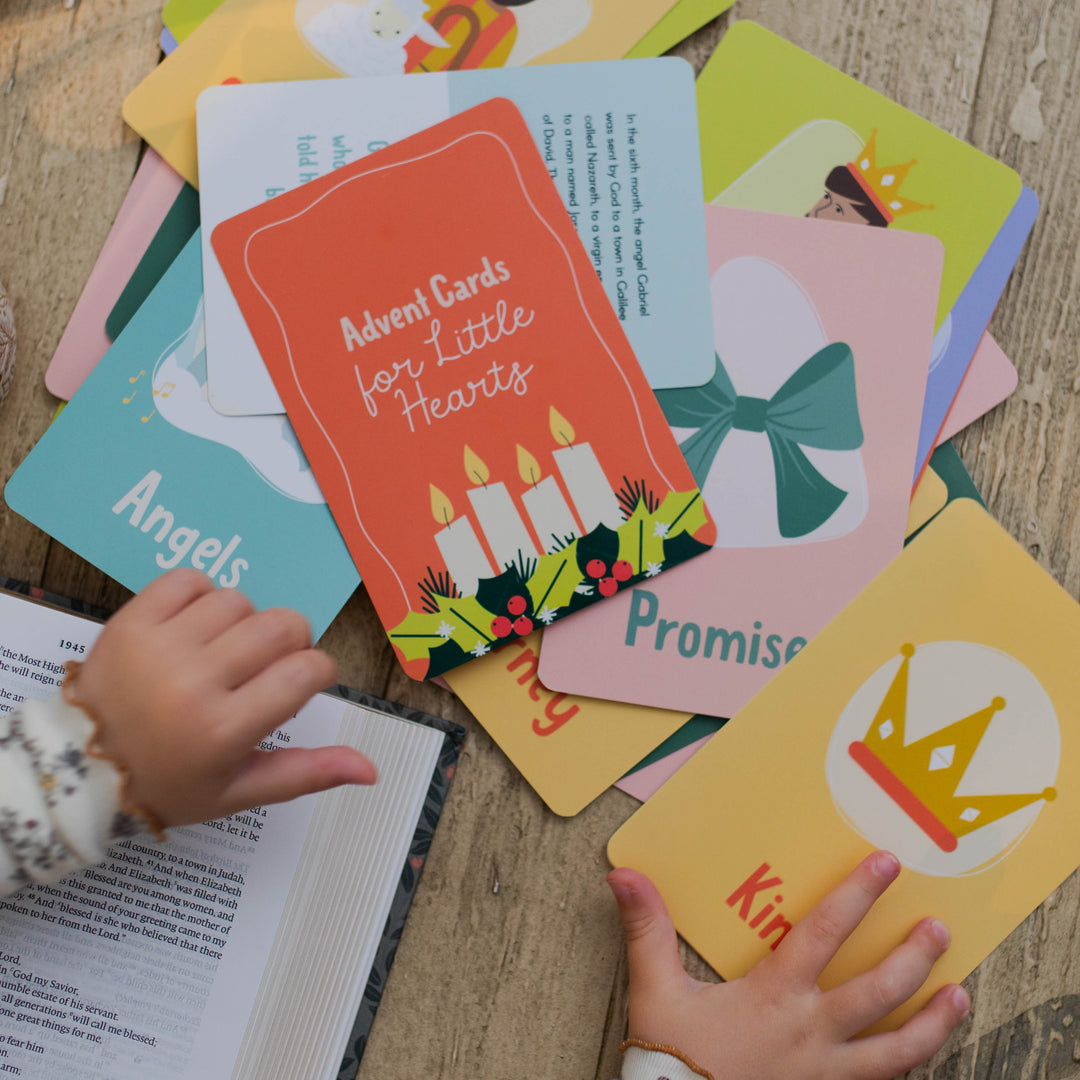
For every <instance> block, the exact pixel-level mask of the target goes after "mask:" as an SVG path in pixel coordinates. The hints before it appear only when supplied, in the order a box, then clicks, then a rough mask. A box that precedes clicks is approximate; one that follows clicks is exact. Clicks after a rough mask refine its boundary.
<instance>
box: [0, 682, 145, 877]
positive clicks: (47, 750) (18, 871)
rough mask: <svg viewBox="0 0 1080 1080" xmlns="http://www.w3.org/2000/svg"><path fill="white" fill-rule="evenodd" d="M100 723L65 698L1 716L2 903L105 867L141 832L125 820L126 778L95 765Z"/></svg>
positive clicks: (32, 703) (101, 764) (28, 705)
mask: <svg viewBox="0 0 1080 1080" xmlns="http://www.w3.org/2000/svg"><path fill="white" fill-rule="evenodd" d="M93 732H94V725H93V722H92V721H91V720H90V719H89V718H88V717H87V716H86V714H85V713H84V712H83V711H82V710H81V709H79V708H77V707H76V706H74V705H70V704H68V703H67V702H65V701H64V700H63V699H62V698H61V697H60V696H59V695H56V696H55V697H52V698H48V699H46V700H40V701H39V700H26V701H24V702H22V703H21V704H20V705H19V706H18V707H17V708H15V709H13V710H12V711H11V712H9V713H6V714H4V715H2V716H0V895H7V894H9V893H11V892H14V891H15V890H16V889H17V888H19V887H20V886H22V885H25V884H26V883H28V882H31V881H36V882H43V883H51V882H54V881H57V880H59V879H60V878H62V877H63V876H64V875H65V874H69V873H71V872H72V871H73V870H77V869H79V868H80V867H83V866H89V865H90V864H92V863H96V862H100V861H101V859H102V857H103V856H104V854H105V849H106V848H107V847H108V845H109V844H110V843H111V842H112V841H113V840H116V839H118V838H119V837H121V836H126V835H130V834H131V833H133V832H136V831H138V829H139V827H140V824H139V822H138V821H137V820H135V819H133V818H131V817H130V816H128V815H127V814H123V813H121V812H120V794H119V792H120V774H119V772H118V771H117V769H116V767H115V766H114V765H113V764H112V763H111V762H109V761H107V760H104V759H102V758H98V757H92V756H90V755H89V754H88V753H87V744H88V741H89V739H90V737H91V735H92V734H93Z"/></svg>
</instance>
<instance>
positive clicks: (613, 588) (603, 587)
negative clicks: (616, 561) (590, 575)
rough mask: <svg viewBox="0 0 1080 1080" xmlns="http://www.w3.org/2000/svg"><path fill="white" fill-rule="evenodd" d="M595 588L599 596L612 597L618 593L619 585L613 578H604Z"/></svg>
mask: <svg viewBox="0 0 1080 1080" xmlns="http://www.w3.org/2000/svg"><path fill="white" fill-rule="evenodd" d="M597 588H598V589H599V590H600V595H601V596H614V595H615V594H616V593H617V592H618V591H619V583H618V582H617V581H616V580H615V579H614V578H613V577H604V578H601V579H600V584H599V585H597Z"/></svg>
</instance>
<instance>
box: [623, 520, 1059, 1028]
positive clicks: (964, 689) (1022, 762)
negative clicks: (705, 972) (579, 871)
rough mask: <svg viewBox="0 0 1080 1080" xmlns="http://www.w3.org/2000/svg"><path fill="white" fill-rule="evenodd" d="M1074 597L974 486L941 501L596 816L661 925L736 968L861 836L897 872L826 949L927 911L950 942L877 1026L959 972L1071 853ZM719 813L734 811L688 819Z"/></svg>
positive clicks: (820, 886)
mask: <svg viewBox="0 0 1080 1080" xmlns="http://www.w3.org/2000/svg"><path fill="white" fill-rule="evenodd" d="M1078 652H1080V607H1078V606H1077V604H1076V602H1075V600H1073V598H1072V597H1071V596H1069V595H1068V593H1066V592H1065V590H1064V589H1062V588H1061V587H1060V586H1059V585H1058V584H1057V583H1056V582H1055V581H1054V580H1053V578H1051V577H1050V575H1048V574H1047V573H1046V572H1045V571H1044V570H1042V569H1041V568H1040V567H1039V565H1038V564H1037V563H1036V562H1035V561H1034V560H1033V559H1032V558H1031V557H1030V556H1029V555H1028V553H1027V552H1026V551H1025V550H1024V549H1023V548H1022V547H1020V545H1018V544H1017V543H1016V542H1015V541H1014V540H1013V539H1012V538H1011V537H1010V536H1009V535H1008V534H1007V533H1006V532H1005V531H1004V530H1003V529H1002V528H1001V527H1000V526H999V525H998V524H997V523H996V522H995V521H994V520H993V519H992V518H991V517H990V515H989V514H988V513H987V512H986V511H985V510H984V509H983V508H982V507H980V506H979V505H978V504H977V503H975V502H973V501H971V500H967V499H959V500H957V501H956V502H954V503H951V504H950V505H949V506H948V507H947V508H946V509H945V510H944V511H943V512H942V513H941V514H940V515H939V516H938V517H937V518H936V519H935V520H934V521H933V522H932V523H931V524H930V525H929V526H927V528H926V529H925V530H924V531H923V532H922V533H921V534H920V535H919V536H918V537H917V538H916V539H915V540H914V541H912V543H911V544H910V546H909V547H908V548H907V549H906V550H905V551H904V553H903V554H902V555H901V556H900V557H899V558H898V559H897V560H896V561H895V562H893V563H892V564H891V565H890V566H889V567H888V568H887V569H886V570H885V571H884V572H883V573H882V574H880V575H879V576H878V577H877V578H876V579H875V580H874V581H873V582H871V584H870V585H869V586H868V587H867V588H866V589H865V590H864V591H863V592H862V593H861V594H860V595H859V596H858V597H857V598H856V599H855V600H854V601H853V602H852V603H851V604H850V605H848V607H847V608H845V609H844V611H842V612H841V613H840V614H839V615H838V616H837V618H836V619H835V620H833V622H831V623H830V624H829V626H828V627H826V628H825V629H824V630H823V631H822V632H821V633H820V634H819V635H818V636H817V637H816V638H815V639H814V640H813V641H811V642H810V644H809V645H807V646H806V648H805V650H804V651H803V653H802V655H801V656H800V657H799V660H798V662H797V663H795V664H792V665H790V666H789V667H788V668H786V669H785V670H784V671H782V672H781V673H780V674H779V675H778V676H777V677H776V679H775V680H773V682H771V683H770V684H769V685H768V686H767V687H766V688H765V689H764V690H763V691H762V692H761V694H759V695H758V696H757V697H756V698H755V699H754V700H753V701H752V702H751V703H750V704H749V705H747V707H746V708H745V709H743V710H742V712H741V713H739V714H738V715H737V716H735V717H734V718H733V719H732V720H731V721H730V723H728V724H727V726H726V727H725V728H724V730H723V731H721V732H720V733H719V734H718V735H716V736H715V737H714V738H713V739H712V741H711V742H710V743H709V744H708V745H707V746H706V747H705V748H704V749H703V750H702V751H701V752H700V753H699V754H697V755H696V756H695V757H694V758H693V759H692V760H691V761H690V763H689V764H688V765H686V766H685V767H684V768H683V769H682V770H680V771H679V772H678V773H677V774H676V775H675V777H674V778H673V779H672V780H671V781H669V782H668V783H667V784H666V785H665V786H664V787H662V788H661V789H660V791H659V792H657V793H656V795H654V796H653V797H652V799H650V800H649V802H648V803H646V804H645V806H644V807H643V808H642V809H641V810H640V811H639V812H638V813H637V814H636V815H635V816H634V817H632V818H631V819H630V821H629V822H628V823H627V824H626V825H624V826H623V828H622V829H620V830H619V831H618V832H617V833H616V834H615V835H614V837H612V840H611V843H610V845H609V848H608V851H609V855H610V857H611V859H612V861H613V862H614V863H615V864H616V865H629V866H634V867H636V868H637V869H639V870H642V871H644V872H645V873H647V874H649V875H650V876H651V877H652V879H653V880H654V881H655V882H656V884H657V885H658V886H659V887H660V890H661V891H662V892H663V893H664V895H665V897H666V898H667V901H668V904H669V906H670V908H671V911H672V914H673V916H674V918H675V923H676V926H677V927H678V929H679V931H680V933H682V934H683V936H684V937H686V939H687V940H688V941H689V942H690V943H691V944H692V945H693V946H694V948H695V949H697V950H698V952H700V953H701V955H702V956H704V957H705V958H706V960H708V961H709V963H710V964H712V966H713V967H715V968H716V970H717V971H719V972H720V974H721V975H723V976H724V977H725V978H736V977H738V976H740V975H742V974H743V973H744V972H745V971H746V970H747V969H748V968H749V967H751V966H752V965H753V964H754V963H755V962H756V961H757V960H759V959H760V958H761V957H762V956H765V955H767V954H768V953H769V951H770V950H771V949H774V948H776V946H777V945H778V944H779V943H780V942H781V941H782V940H783V938H784V936H785V935H786V934H787V933H788V931H789V930H790V929H791V927H792V925H793V924H794V923H795V922H796V921H797V920H798V919H800V918H801V917H802V916H804V915H805V914H806V913H807V911H809V910H810V908H811V907H813V905H814V904H815V903H816V902H817V901H818V900H820V899H821V897H822V896H823V895H824V894H825V893H826V892H827V891H828V890H829V888H830V887H831V886H832V885H833V884H835V882H836V881H837V880H839V879H840V878H841V877H842V876H843V875H844V874H845V873H847V872H848V871H849V870H850V869H851V868H852V867H853V866H854V865H855V864H856V863H857V862H858V861H859V860H860V859H861V858H862V857H863V856H865V855H867V854H868V853H869V852H870V851H872V850H873V849H874V848H878V847H881V848H886V849H888V850H891V851H892V852H894V853H895V854H896V855H897V857H898V858H899V859H900V861H901V863H902V864H903V866H904V870H903V871H902V873H901V876H900V878H899V880H898V881H897V882H896V883H895V884H894V885H893V886H892V887H891V888H890V889H889V891H888V892H887V893H886V894H885V897H884V898H883V899H882V900H881V901H879V902H878V904H876V905H875V906H874V909H873V911H872V912H871V914H870V915H869V916H868V918H867V919H866V920H865V922H864V923H863V924H862V925H861V926H860V928H859V929H858V930H857V931H856V932H855V934H854V935H853V936H852V937H851V938H850V939H849V940H848V942H847V943H846V944H845V945H844V947H843V948H842V949H841V950H840V952H839V954H838V955H837V957H836V958H835V960H834V961H833V962H832V963H831V964H830V965H829V967H828V968H827V969H826V972H825V976H824V979H823V982H822V985H823V986H824V987H826V988H827V987H829V986H832V985H835V984H836V983H837V982H841V981H844V980H846V979H848V978H850V977H851V976H852V975H854V974H855V973H856V972H858V971H864V970H866V969H867V968H868V967H870V966H872V965H873V964H875V963H877V962H878V961H879V960H881V959H882V958H884V956H885V955H886V954H887V953H888V952H889V951H890V950H891V949H892V948H893V947H894V946H896V945H897V944H899V943H900V942H901V941H902V940H903V939H904V937H905V936H906V934H907V933H908V932H909V931H910V930H911V928H912V927H913V926H914V925H915V924H916V923H917V922H918V921H919V919H921V918H922V917H923V916H925V915H930V914H932V915H935V916H937V917H939V918H941V919H943V920H944V921H945V922H946V924H947V925H948V926H949V927H950V929H951V931H952V945H951V947H950V948H949V951H948V952H947V953H946V954H945V956H944V957H943V958H942V959H941V960H939V961H938V963H937V964H936V965H935V967H934V970H933V972H932V974H931V977H930V980H929V981H928V982H927V983H926V984H925V985H924V986H923V987H922V989H920V990H919V991H918V993H916V995H915V996H914V997H913V998H912V999H911V1000H910V1001H909V1002H908V1003H906V1004H905V1005H904V1006H903V1007H902V1008H900V1009H898V1010H896V1011H895V1012H894V1013H892V1014H891V1015H890V1016H889V1017H887V1018H886V1020H885V1021H883V1022H882V1025H881V1026H882V1027H892V1026H895V1025H896V1024H898V1023H900V1022H902V1021H903V1020H904V1019H905V1018H906V1017H907V1016H909V1015H910V1014H911V1013H912V1012H914V1011H915V1010H916V1009H918V1008H920V1007H921V1006H922V1005H924V1004H925V1003H926V1002H927V1000H928V999H929V998H930V996H931V995H932V994H933V993H934V992H935V990H937V988H938V987H940V986H941V985H943V984H945V983H948V982H953V981H959V980H961V979H962V978H964V977H965V976H966V975H967V974H968V973H969V972H970V971H971V970H972V969H973V968H974V967H975V966H976V965H977V964H978V963H979V962H980V961H981V960H982V959H983V957H985V956H986V955H987V954H988V953H989V952H990V951H991V950H992V949H994V948H995V946H997V944H998V943H999V942H1000V941H1001V940H1002V939H1003V938H1004V937H1005V936H1006V935H1007V934H1009V933H1010V932H1011V931H1012V930H1013V928H1014V927H1015V926H1016V925H1017V924H1018V923H1019V922H1020V921H1021V920H1022V919H1024V918H1025V917H1026V916H1027V915H1028V914H1029V913H1030V912H1031V910H1032V909H1033V908H1035V907H1036V906H1037V905H1038V904H1039V903H1041V902H1042V900H1043V899H1044V898H1045V897H1046V896H1047V894H1049V893H1050V892H1051V891H1052V890H1053V889H1055V888H1056V887H1057V886H1058V885H1059V884H1060V883H1061V882H1062V880H1064V878H1065V877H1067V876H1068V875H1069V874H1070V873H1071V872H1072V871H1073V869H1074V868H1075V867H1076V865H1077V863H1078V862H1080V800H1078V798H1077V791H1078V789H1080V753H1078V751H1077V747H1078V745H1080V740H1078V738H1077V734H1078V733H1077V731H1076V727H1077V716H1078V710H1077V706H1078V703H1080V668H1078V667H1077V664H1076V656H1077V655H1078ZM733 818H737V819H738V820H739V821H740V822H741V827H740V828H739V829H735V830H732V829H725V830H715V829H714V830H710V829H705V830H702V829H688V828H687V827H686V826H687V823H688V822H692V821H701V820H710V821H725V820H732V819H733Z"/></svg>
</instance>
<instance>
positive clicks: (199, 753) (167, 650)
mask: <svg viewBox="0 0 1080 1080" xmlns="http://www.w3.org/2000/svg"><path fill="white" fill-rule="evenodd" d="M335 675H336V665H335V664H334V661H333V660H331V659H330V657H329V656H327V655H326V654H325V653H323V652H320V651H319V650H318V649H313V648H311V634H310V630H309V629H308V625H307V621H306V620H305V619H304V617H303V616H302V615H299V614H297V613H296V612H295V611H289V610H287V609H285V608H274V609H271V610H269V611H260V612H258V613H255V612H254V609H253V608H252V606H251V604H250V602H249V601H248V600H247V599H246V598H245V597H244V596H242V595H241V594H240V593H237V592H234V591H232V590H230V589H218V590H215V589H214V587H213V585H212V584H211V582H210V580H209V578H207V576H206V575H205V574H200V573H199V572H198V571H196V570H174V571H173V572H171V573H169V574H166V575H165V576H164V577H160V578H158V579H157V580H155V581H154V582H152V583H151V584H150V585H148V586H147V587H146V588H145V589H143V591H142V592H140V593H139V594H138V596H136V597H134V599H132V600H131V601H130V602H129V603H128V604H126V605H125V606H124V607H123V608H122V609H121V610H120V611H119V612H117V614H116V615H114V616H113V618H111V619H110V620H109V622H108V623H107V624H106V626H105V629H104V630H103V631H102V633H101V637H100V638H99V639H98V641H97V643H96V644H95V645H94V647H93V649H92V650H91V651H90V655H89V656H88V657H87V659H86V662H85V663H84V664H83V666H82V668H81V670H80V671H79V672H78V674H77V676H76V677H75V679H74V680H73V681H72V685H71V691H72V699H73V700H75V701H77V702H78V703H79V704H81V705H83V706H85V708H86V709H87V711H88V712H90V713H92V714H93V715H95V716H96V717H98V718H99V719H100V727H101V730H100V738H99V745H100V747H101V749H102V750H103V751H104V752H105V753H106V754H108V755H109V756H110V757H111V758H113V759H114V760H115V761H117V762H120V763H122V764H124V765H126V766H127V767H128V769H129V770H130V779H129V785H128V792H127V793H128V796H129V798H130V799H131V800H132V801H133V802H134V803H136V804H137V805H138V806H140V807H144V808H145V809H147V810H150V811H152V812H153V813H154V814H155V815H156V816H157V817H158V818H159V819H160V821H161V822H162V824H163V825H166V826H168V825H186V824H191V823H193V822H197V821H206V820H209V819H211V818H218V817H224V816H226V815H227V814H231V813H234V812H235V811H237V810H244V809H247V808H248V807H250V806H258V805H261V804H263V803H274V802H284V801H285V800H287V799H292V798H295V797H296V796H298V795H305V794H307V793H308V792H312V791H322V790H324V789H325V788H329V787H334V786H336V785H338V784H348V783H352V784H370V783H373V782H374V780H375V767H374V766H373V765H372V764H371V762H370V761H368V759H367V758H366V757H364V755H363V754H360V753H358V752H357V751H356V750H351V749H349V748H347V747H344V746H330V747H324V748H322V749H318V750H305V749H281V750H274V751H272V752H271V751H265V750H258V749H256V743H257V742H258V741H259V740H260V739H262V738H263V737H264V736H266V735H267V734H269V733H270V732H271V731H272V730H273V729H274V728H275V727H278V726H279V725H281V724H282V723H284V722H285V721H286V720H288V719H289V717H290V716H292V715H293V713H295V712H296V710H297V709H298V708H299V707H300V706H301V705H303V704H304V702H306V701H307V700H308V699H309V698H310V697H311V696H312V695H313V694H315V693H316V692H317V691H319V690H322V689H324V688H325V687H327V686H329V685H330V684H331V683H332V682H333V681H334V678H335Z"/></svg>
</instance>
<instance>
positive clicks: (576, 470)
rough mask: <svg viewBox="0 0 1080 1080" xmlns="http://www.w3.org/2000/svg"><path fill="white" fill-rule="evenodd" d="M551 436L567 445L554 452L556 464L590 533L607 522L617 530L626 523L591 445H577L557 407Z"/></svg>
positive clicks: (553, 413) (552, 416) (551, 414)
mask: <svg viewBox="0 0 1080 1080" xmlns="http://www.w3.org/2000/svg"><path fill="white" fill-rule="evenodd" d="M549 418H550V424H551V434H552V435H554V436H555V441H556V442H561V443H564V444H565V445H564V446H563V447H562V448H561V449H559V450H556V451H555V452H554V457H555V464H556V465H558V467H559V472H560V473H562V478H563V483H565V484H566V490H567V491H569V492H570V498H571V499H573V500H574V509H575V510H576V511H577V515H578V517H579V518H581V524H582V525H584V526H585V531H586V532H592V530H593V529H595V528H596V526H597V525H599V524H601V523H603V524H604V525H607V526H608V527H609V528H612V529H617V528H618V527H619V526H620V525H621V524H622V523H623V516H622V512H621V511H620V510H619V500H618V499H616V498H615V492H614V491H612V489H611V485H610V484H609V483H608V481H607V477H606V476H605V475H604V470H603V469H602V468H600V462H599V461H597V460H596V454H594V453H593V449H592V447H591V446H590V445H589V444H588V443H575V442H574V429H573V428H572V427H571V426H570V423H569V421H568V420H567V419H566V417H565V416H563V415H562V414H561V413H560V412H559V410H558V409H556V408H555V406H554V405H552V406H551V410H550V413H549Z"/></svg>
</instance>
